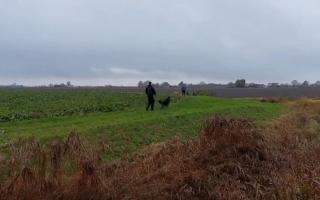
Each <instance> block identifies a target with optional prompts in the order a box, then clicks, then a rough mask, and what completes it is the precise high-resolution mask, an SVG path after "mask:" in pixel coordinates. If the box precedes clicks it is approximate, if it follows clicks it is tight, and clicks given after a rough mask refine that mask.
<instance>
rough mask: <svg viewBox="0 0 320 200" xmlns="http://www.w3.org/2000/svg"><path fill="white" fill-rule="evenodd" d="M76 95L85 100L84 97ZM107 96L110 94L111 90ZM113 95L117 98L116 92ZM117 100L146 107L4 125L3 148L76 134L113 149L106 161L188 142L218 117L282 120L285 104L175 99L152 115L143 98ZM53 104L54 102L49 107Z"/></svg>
mask: <svg viewBox="0 0 320 200" xmlns="http://www.w3.org/2000/svg"><path fill="white" fill-rule="evenodd" d="M72 94H73V93H70V95H72ZM76 94H77V95H79V92H76ZM50 95H51V94H50ZM50 95H46V96H50ZM103 95H106V94H105V91H103ZM109 95H111V96H114V93H109ZM160 96H161V95H160ZM162 96H163V95H162ZM77 97H78V98H80V97H79V96H77ZM117 98H118V101H122V102H124V101H125V100H124V99H126V98H128V99H136V98H137V99H138V100H139V101H140V102H137V101H135V102H133V103H130V102H128V103H127V104H128V105H129V106H128V107H126V109H124V110H122V109H121V110H115V111H111V112H93V113H87V114H85V115H80V114H78V115H69V116H68V115H67V116H60V117H43V118H40V119H30V120H18V121H10V122H3V123H0V133H1V135H0V144H1V145H2V146H6V145H7V144H8V143H9V142H10V141H13V140H17V139H18V138H26V137H35V138H36V139H37V140H40V141H41V142H42V143H47V142H48V141H51V140H52V139H55V138H64V137H65V136H66V135H68V134H69V133H70V132H71V131H75V132H79V133H80V134H81V135H82V136H83V137H85V138H86V140H88V141H90V143H92V144H102V145H107V146H108V147H109V151H108V152H107V153H106V154H105V158H106V159H113V158H117V157H120V156H121V155H123V154H124V153H130V152H133V151H135V150H136V149H138V148H141V147H142V146H145V145H148V144H151V143H157V142H162V141H166V140H168V139H171V138H173V137H174V136H175V135H181V136H182V137H183V138H186V139H188V138H193V137H194V136H196V135H197V133H198V131H199V129H200V124H201V122H202V121H203V120H204V119H206V118H207V117H208V116H210V115H212V114H213V113H219V114H223V115H229V116H233V117H246V118H249V119H252V120H253V121H256V122H257V123H258V124H260V125H261V124H263V123H264V122H266V121H268V120H271V119H274V118H275V117H277V116H279V114H280V111H281V106H280V104H272V103H261V102H259V101H256V100H249V99H224V98H215V97H208V96H196V97H187V98H183V99H181V100H178V99H177V98H174V99H173V101H174V103H173V104H172V105H171V106H170V107H169V108H167V109H162V110H160V109H159V107H156V110H155V111H154V112H146V111H145V107H144V106H145V97H144V95H143V94H131V95H128V94H126V96H121V94H117V95H115V97H113V99H117ZM80 99H81V98H80ZM108 99H112V98H110V97H109V98H108ZM106 101H107V100H106ZM51 104H52V103H51V102H49V105H51ZM109 104H110V102H109ZM67 105H70V104H69V103H68V104H67ZM77 105H78V104H76V105H75V106H77Z"/></svg>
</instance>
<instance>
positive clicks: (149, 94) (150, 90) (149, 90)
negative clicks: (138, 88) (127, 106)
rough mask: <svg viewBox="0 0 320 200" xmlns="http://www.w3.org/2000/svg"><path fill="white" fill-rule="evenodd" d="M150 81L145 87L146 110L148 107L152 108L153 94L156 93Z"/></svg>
mask: <svg viewBox="0 0 320 200" xmlns="http://www.w3.org/2000/svg"><path fill="white" fill-rule="evenodd" d="M151 84H152V83H151V82H149V85H148V86H147V87H146V95H147V97H148V106H147V108H146V110H147V111H148V110H149V108H151V110H153V107H154V96H155V95H156V90H155V89H154V88H153V87H152V85H151Z"/></svg>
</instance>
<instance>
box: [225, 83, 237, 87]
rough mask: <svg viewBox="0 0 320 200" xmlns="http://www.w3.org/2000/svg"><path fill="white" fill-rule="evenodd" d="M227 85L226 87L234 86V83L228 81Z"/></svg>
mask: <svg viewBox="0 0 320 200" xmlns="http://www.w3.org/2000/svg"><path fill="white" fill-rule="evenodd" d="M227 86H228V87H235V84H234V83H233V82H229V83H228V84H227Z"/></svg>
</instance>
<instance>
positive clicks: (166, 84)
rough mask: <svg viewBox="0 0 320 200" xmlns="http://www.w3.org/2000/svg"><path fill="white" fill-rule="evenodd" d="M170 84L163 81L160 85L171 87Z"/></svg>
mask: <svg viewBox="0 0 320 200" xmlns="http://www.w3.org/2000/svg"><path fill="white" fill-rule="evenodd" d="M170 86H171V85H170V83H168V82H163V83H161V84H160V87H170Z"/></svg>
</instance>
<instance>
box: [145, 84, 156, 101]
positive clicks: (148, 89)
mask: <svg viewBox="0 0 320 200" xmlns="http://www.w3.org/2000/svg"><path fill="white" fill-rule="evenodd" d="M146 95H147V96H148V97H149V98H151V97H152V98H153V96H154V95H156V90H155V89H154V88H153V87H152V85H148V86H147V87H146Z"/></svg>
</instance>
